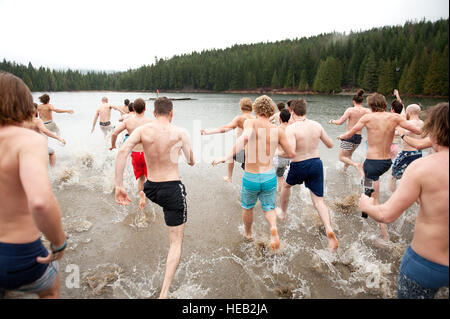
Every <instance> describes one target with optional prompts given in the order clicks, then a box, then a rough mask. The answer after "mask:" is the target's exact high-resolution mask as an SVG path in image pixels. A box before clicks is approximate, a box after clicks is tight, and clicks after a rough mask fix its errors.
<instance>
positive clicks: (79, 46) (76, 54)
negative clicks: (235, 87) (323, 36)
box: [0, 0, 449, 70]
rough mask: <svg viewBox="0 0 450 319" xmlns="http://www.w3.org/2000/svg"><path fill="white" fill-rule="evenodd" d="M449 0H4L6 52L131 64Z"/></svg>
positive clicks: (427, 14)
mask: <svg viewBox="0 0 450 319" xmlns="http://www.w3.org/2000/svg"><path fill="white" fill-rule="evenodd" d="M448 12H449V2H448V0H377V1H364V0H359V1H358V0H345V1H344V0H342V1H338V0H335V1H333V0H310V1H300V0H297V1H295V0H289V1H288V0H271V1H266V0H257V1H253V0H238V1H235V0H226V1H214V0H209V1H203V0H198V1H197V0H184V1H175V0H161V1H138V0H120V1H115V0H108V1H106V0H105V1H103V0H101V1H97V0H87V1H86V0H70V1H66V0H54V1H53V0H33V1H21V0H0V16H1V18H0V58H1V59H3V58H6V59H7V60H9V61H16V62H19V63H23V64H27V63H28V62H29V61H31V63H32V64H33V65H34V66H41V65H42V66H45V67H50V68H67V67H70V68H72V69H83V70H86V69H92V70H127V69H129V68H136V67H139V66H141V65H144V64H152V63H153V62H154V57H155V56H158V57H171V56H173V55H176V54H183V53H190V52H192V51H201V50H203V49H212V48H226V47H229V46H232V45H233V44H244V43H256V42H265V41H277V40H284V39H293V38H297V37H298V38H301V37H304V36H306V37H308V36H312V35H317V34H320V33H327V32H332V31H338V32H344V31H345V32H349V31H350V30H353V31H359V30H367V29H370V28H372V27H378V26H384V25H402V24H404V22H406V21H408V20H421V19H422V18H426V19H427V20H431V21H436V20H438V19H440V18H448Z"/></svg>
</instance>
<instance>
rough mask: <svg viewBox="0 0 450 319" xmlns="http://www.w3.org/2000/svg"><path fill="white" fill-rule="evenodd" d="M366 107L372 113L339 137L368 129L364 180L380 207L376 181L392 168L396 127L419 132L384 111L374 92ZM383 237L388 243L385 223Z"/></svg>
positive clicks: (343, 137) (381, 100) (400, 117)
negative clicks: (368, 183)
mask: <svg viewBox="0 0 450 319" xmlns="http://www.w3.org/2000/svg"><path fill="white" fill-rule="evenodd" d="M367 104H368V106H369V108H370V109H371V110H372V113H369V114H366V115H364V116H362V117H361V118H360V119H359V121H358V122H357V123H356V124H355V126H353V128H352V129H351V130H349V131H347V132H346V133H345V134H342V135H341V136H339V137H338V139H340V140H344V139H348V138H350V137H351V136H353V135H354V134H355V133H356V132H358V131H361V129H362V128H363V127H366V129H367V141H368V150H367V158H366V161H365V162H364V165H363V169H364V175H365V178H366V179H368V180H369V181H370V182H372V185H373V190H374V192H373V194H372V197H373V199H374V203H375V205H378V204H379V198H380V184H379V178H380V176H381V175H383V174H384V173H385V172H387V171H388V170H389V168H390V167H391V165H392V161H391V156H390V151H391V144H392V139H393V138H394V133H395V128H396V127H397V126H401V127H403V128H405V129H407V130H409V131H411V132H413V133H415V134H420V130H419V129H417V127H416V126H415V125H412V124H411V123H409V122H408V121H407V120H406V119H405V118H403V117H402V116H401V115H400V114H397V113H391V112H386V107H387V103H386V98H385V97H384V96H383V95H381V94H378V93H374V94H372V95H370V96H369V97H368V98H367ZM380 229H381V235H382V238H383V239H384V240H385V241H387V240H389V235H388V232H387V226H386V224H380Z"/></svg>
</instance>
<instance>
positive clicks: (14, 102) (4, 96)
mask: <svg viewBox="0 0 450 319" xmlns="http://www.w3.org/2000/svg"><path fill="white" fill-rule="evenodd" d="M35 110H36V109H35V107H34V104H33V97H32V96H31V92H30V89H29V88H28V86H27V85H26V84H25V83H24V82H23V81H22V80H21V79H20V78H18V77H17V76H15V75H12V74H11V73H7V72H0V125H9V124H18V123H22V122H26V121H31V120H32V119H33V117H34V113H35Z"/></svg>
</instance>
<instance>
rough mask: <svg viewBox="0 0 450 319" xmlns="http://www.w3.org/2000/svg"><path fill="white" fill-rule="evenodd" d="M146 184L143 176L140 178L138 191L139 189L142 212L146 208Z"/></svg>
mask: <svg viewBox="0 0 450 319" xmlns="http://www.w3.org/2000/svg"><path fill="white" fill-rule="evenodd" d="M144 183H145V175H141V176H139V178H138V189H139V197H140V200H139V208H140V209H141V210H142V209H144V207H145V194H144V192H143V191H144Z"/></svg>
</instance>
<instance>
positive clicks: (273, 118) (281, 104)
mask: <svg viewBox="0 0 450 319" xmlns="http://www.w3.org/2000/svg"><path fill="white" fill-rule="evenodd" d="M285 107H286V105H285V104H284V102H278V103H277V108H278V112H277V113H275V114H274V115H272V116H271V117H270V123H272V124H275V125H279V124H280V123H281V122H280V113H281V111H282V110H284V109H285Z"/></svg>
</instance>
